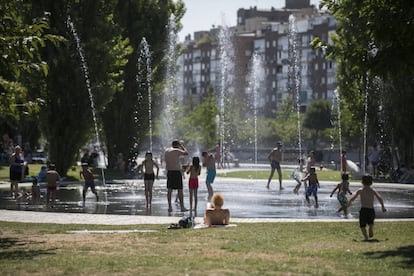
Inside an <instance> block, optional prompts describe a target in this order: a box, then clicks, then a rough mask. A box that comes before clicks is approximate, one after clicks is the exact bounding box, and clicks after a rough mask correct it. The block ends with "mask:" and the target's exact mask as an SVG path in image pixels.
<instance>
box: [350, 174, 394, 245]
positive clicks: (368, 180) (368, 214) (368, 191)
mask: <svg viewBox="0 0 414 276" xmlns="http://www.w3.org/2000/svg"><path fill="white" fill-rule="evenodd" d="M362 185H363V188H362V189H359V190H358V191H357V192H356V193H355V195H354V196H353V197H352V198H351V199H350V200H349V203H348V207H349V206H351V204H352V202H354V200H355V199H356V198H357V197H358V196H360V198H361V209H360V211H359V227H360V228H361V232H362V235H363V236H364V240H365V241H368V238H372V237H373V236H374V220H375V210H374V196H375V197H376V198H377V199H378V201H379V203H380V204H381V209H382V211H383V212H386V211H387V210H386V209H385V207H384V201H383V200H382V197H381V196H380V195H379V194H378V193H377V192H376V191H375V190H374V189H372V188H371V185H372V176H371V175H368V174H366V175H364V176H362ZM367 224H368V226H369V233H367V229H366V226H367ZM368 235H369V236H368Z"/></svg>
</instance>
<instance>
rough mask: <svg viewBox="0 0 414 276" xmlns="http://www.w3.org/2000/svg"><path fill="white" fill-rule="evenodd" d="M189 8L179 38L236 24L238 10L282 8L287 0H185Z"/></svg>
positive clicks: (315, 3)
mask: <svg viewBox="0 0 414 276" xmlns="http://www.w3.org/2000/svg"><path fill="white" fill-rule="evenodd" d="M183 1H184V3H185V6H186V9H187V12H186V13H185V15H184V17H183V18H182V20H181V23H182V24H183V29H182V30H181V32H180V33H179V40H180V41H182V40H184V37H185V36H186V35H188V34H191V36H192V37H193V34H194V32H195V31H206V30H210V29H211V27H212V26H213V25H214V26H220V25H227V26H234V25H236V21H237V10H238V9H240V8H244V9H249V8H250V7H254V6H256V7H257V8H258V9H270V8H271V7H274V8H282V7H284V6H285V0H183ZM318 3H319V0H311V4H312V5H318Z"/></svg>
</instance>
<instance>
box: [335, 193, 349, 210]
mask: <svg viewBox="0 0 414 276" xmlns="http://www.w3.org/2000/svg"><path fill="white" fill-rule="evenodd" d="M336 198H337V199H338V201H339V203H340V204H341V207H342V208H347V206H348V199H347V198H346V196H345V195H343V194H338V195H337V197H336Z"/></svg>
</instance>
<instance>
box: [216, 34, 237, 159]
mask: <svg viewBox="0 0 414 276" xmlns="http://www.w3.org/2000/svg"><path fill="white" fill-rule="evenodd" d="M231 38H232V32H231V31H230V29H229V28H228V27H226V26H222V27H221V28H220V32H219V37H218V39H219V51H220V52H219V55H220V65H219V66H220V86H221V87H220V95H219V102H218V104H219V111H220V114H219V115H220V120H219V123H220V126H219V136H220V145H221V147H220V150H221V153H220V158H221V160H220V163H221V164H222V163H223V156H224V145H225V136H226V133H225V127H226V117H225V110H226V104H225V102H226V97H227V94H228V92H229V91H228V90H229V88H230V86H231V84H232V73H233V72H232V71H233V58H232V56H233V54H234V53H233V43H232V41H231Z"/></svg>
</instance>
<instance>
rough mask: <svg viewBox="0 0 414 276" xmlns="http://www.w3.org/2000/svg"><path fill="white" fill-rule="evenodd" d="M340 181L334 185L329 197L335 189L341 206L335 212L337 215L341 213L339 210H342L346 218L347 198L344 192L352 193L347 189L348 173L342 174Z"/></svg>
mask: <svg viewBox="0 0 414 276" xmlns="http://www.w3.org/2000/svg"><path fill="white" fill-rule="evenodd" d="M341 177H342V182H341V183H339V184H338V185H336V187H335V189H333V191H332V193H331V195H330V197H332V195H333V194H334V193H335V191H336V190H338V194H337V196H336V197H337V199H338V201H339V204H341V207H340V208H339V209H338V211H337V212H336V214H337V216H340V215H341V211H344V216H345V218H348V199H347V198H346V194H347V193H349V194H350V195H352V193H351V191H350V190H349V182H348V179H349V175H348V174H347V173H343V174H342V176H341Z"/></svg>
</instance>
